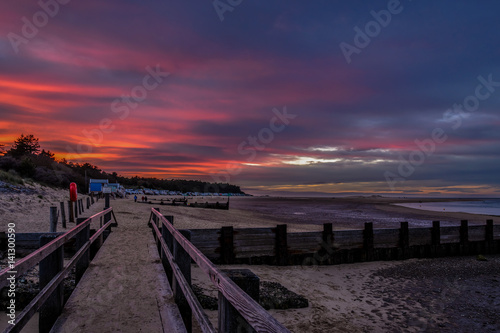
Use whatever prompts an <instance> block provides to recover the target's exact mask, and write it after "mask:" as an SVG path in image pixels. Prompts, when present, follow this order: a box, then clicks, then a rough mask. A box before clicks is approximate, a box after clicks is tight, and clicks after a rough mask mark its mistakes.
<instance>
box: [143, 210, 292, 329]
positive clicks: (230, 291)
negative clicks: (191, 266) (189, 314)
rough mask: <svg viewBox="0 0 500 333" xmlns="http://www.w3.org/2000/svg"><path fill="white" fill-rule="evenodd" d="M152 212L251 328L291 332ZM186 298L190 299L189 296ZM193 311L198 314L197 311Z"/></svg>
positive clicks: (158, 215) (169, 224)
mask: <svg viewBox="0 0 500 333" xmlns="http://www.w3.org/2000/svg"><path fill="white" fill-rule="evenodd" d="M151 212H152V214H154V215H156V216H157V217H158V218H159V219H160V221H161V223H162V225H163V226H166V228H167V229H168V230H169V232H170V233H171V234H172V236H173V237H174V238H175V240H176V241H177V243H178V244H179V245H180V246H182V247H183V248H184V250H185V251H186V252H187V253H188V254H189V256H190V257H191V258H192V259H193V260H194V261H195V262H196V264H197V265H198V266H199V267H200V268H201V269H202V270H203V271H204V272H205V273H206V274H207V275H208V276H209V277H210V280H211V281H212V283H213V284H214V285H215V286H216V287H217V289H218V290H219V291H220V292H221V293H222V295H223V296H224V297H225V298H226V299H227V300H228V301H229V302H230V303H231V304H232V306H233V307H234V308H235V309H236V310H237V311H238V312H239V313H240V314H241V315H242V316H243V318H245V320H246V321H247V322H248V323H249V324H250V326H252V327H253V328H254V329H255V330H256V331H258V332H280V333H281V332H290V331H289V330H288V329H287V328H286V327H284V326H283V325H282V324H281V323H279V322H278V321H277V320H276V319H275V318H274V317H273V316H271V315H270V314H269V313H268V312H267V311H266V310H264V308H262V307H261V306H260V305H259V304H258V303H257V302H256V301H255V300H254V299H252V298H251V297H250V296H248V295H247V294H246V293H245V292H244V291H243V290H242V289H241V288H240V287H238V286H237V285H236V283H234V282H233V281H232V280H231V279H230V278H228V277H227V275H226V274H224V273H223V272H222V271H221V270H219V269H218V268H217V267H216V266H215V265H214V264H213V263H212V262H211V261H210V260H209V259H208V258H207V257H205V255H204V254H203V253H201V251H200V250H198V248H196V247H195V246H194V245H193V244H192V243H191V242H190V241H188V240H187V239H186V238H185V237H184V236H183V235H182V234H181V233H180V232H179V231H178V230H177V229H175V228H174V226H173V225H172V224H171V223H170V222H169V221H168V220H167V219H166V218H165V217H164V216H163V215H162V214H161V213H160V212H158V211H157V210H155V209H154V208H151ZM153 226H155V223H153ZM163 226H162V227H163ZM155 227H156V226H155ZM156 230H158V229H157V228H155V231H156ZM157 235H158V232H157ZM159 239H160V240H161V241H162V242H161V243H162V248H163V250H164V251H165V253H167V252H168V253H169V252H170V251H169V249H168V247H167V246H166V244H165V243H164V242H163V239H162V238H161V237H160V238H159ZM167 257H168V255H167ZM174 271H175V270H174ZM179 273H180V272H179ZM181 275H182V274H181ZM181 285H182V284H181ZM185 296H186V298H188V295H185ZM193 310H195V312H196V309H193Z"/></svg>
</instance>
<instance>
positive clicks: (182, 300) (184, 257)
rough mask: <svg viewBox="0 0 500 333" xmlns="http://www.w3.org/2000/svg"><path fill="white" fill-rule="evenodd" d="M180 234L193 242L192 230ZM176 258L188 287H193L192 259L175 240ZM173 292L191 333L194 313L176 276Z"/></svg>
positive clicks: (187, 328)
mask: <svg viewBox="0 0 500 333" xmlns="http://www.w3.org/2000/svg"><path fill="white" fill-rule="evenodd" d="M179 232H180V233H181V234H182V235H183V236H184V237H186V239H187V240H188V241H190V240H191V231H190V230H179ZM174 258H175V262H176V263H177V265H178V266H179V269H180V270H181V273H182V275H183V276H184V278H185V279H186V281H187V283H188V285H189V286H191V257H190V256H189V254H188V253H187V252H186V250H184V248H183V247H182V246H181V245H180V244H179V243H178V242H177V240H176V239H175V238H174ZM172 290H173V292H174V298H175V303H176V304H177V307H178V308H179V312H180V313H181V317H182V321H183V322H184V326H185V327H186V330H187V332H188V333H191V332H192V330H193V311H192V310H191V307H190V306H189V303H188V302H187V300H186V297H185V296H184V293H183V292H182V289H181V287H180V285H179V282H178V281H177V279H176V278H175V276H174V278H173V284H172Z"/></svg>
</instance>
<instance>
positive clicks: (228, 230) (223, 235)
mask: <svg viewBox="0 0 500 333" xmlns="http://www.w3.org/2000/svg"><path fill="white" fill-rule="evenodd" d="M220 248H221V251H220V260H221V264H222V265H232V264H234V259H235V258H234V229H233V227H222V228H221V230H220Z"/></svg>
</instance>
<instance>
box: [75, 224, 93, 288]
mask: <svg viewBox="0 0 500 333" xmlns="http://www.w3.org/2000/svg"><path fill="white" fill-rule="evenodd" d="M85 220H86V219H85V218H79V219H77V220H76V223H77V225H78V224H80V223H82V222H83V221H85ZM75 238H76V245H75V247H76V251H78V250H80V249H81V248H82V247H83V246H84V245H85V244H86V243H87V242H88V241H89V238H90V224H88V225H87V226H86V227H85V228H83V229H82V231H80V232H79V233H78V234H77V235H76V237H75ZM89 264H90V252H89V250H88V249H87V251H85V253H84V254H83V256H82V257H81V258H80V260H78V262H77V263H76V272H75V282H76V283H77V284H78V282H79V281H80V280H81V278H82V276H83V274H84V273H85V271H86V270H87V268H88V267H89Z"/></svg>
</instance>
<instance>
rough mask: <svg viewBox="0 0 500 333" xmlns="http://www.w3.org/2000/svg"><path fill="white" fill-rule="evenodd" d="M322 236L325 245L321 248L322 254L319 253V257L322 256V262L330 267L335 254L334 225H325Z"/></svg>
mask: <svg viewBox="0 0 500 333" xmlns="http://www.w3.org/2000/svg"><path fill="white" fill-rule="evenodd" d="M321 236H322V240H323V244H322V246H321V250H320V252H321V253H319V255H320V256H321V257H320V258H321V259H322V262H325V263H326V264H328V265H330V264H332V263H333V254H334V250H333V241H334V239H333V225H332V224H331V223H324V224H323V232H322V235H321ZM325 258H326V259H325Z"/></svg>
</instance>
